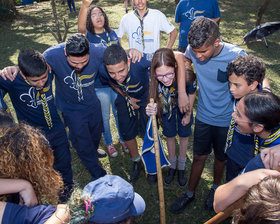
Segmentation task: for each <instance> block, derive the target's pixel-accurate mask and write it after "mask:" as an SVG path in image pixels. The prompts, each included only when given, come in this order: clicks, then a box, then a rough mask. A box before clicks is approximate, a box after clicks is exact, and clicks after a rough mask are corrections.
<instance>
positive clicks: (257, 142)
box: [254, 126, 280, 156]
mask: <svg viewBox="0 0 280 224" xmlns="http://www.w3.org/2000/svg"><path fill="white" fill-rule="evenodd" d="M278 138H280V127H279V126H278V127H277V129H276V131H274V132H272V133H271V134H270V135H269V136H268V137H267V139H265V140H264V141H263V143H262V144H261V145H260V138H259V137H257V136H256V135H255V136H254V142H255V151H254V156H256V155H258V154H259V153H260V152H261V150H262V149H265V148H269V147H271V146H270V144H271V143H273V142H274V141H276V140H277V139H278Z"/></svg>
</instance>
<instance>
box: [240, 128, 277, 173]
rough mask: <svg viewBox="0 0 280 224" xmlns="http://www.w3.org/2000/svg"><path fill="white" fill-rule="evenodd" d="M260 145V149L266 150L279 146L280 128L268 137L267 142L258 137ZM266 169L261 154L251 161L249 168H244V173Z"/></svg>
mask: <svg viewBox="0 0 280 224" xmlns="http://www.w3.org/2000/svg"><path fill="white" fill-rule="evenodd" d="M257 138H258V140H259V143H260V148H261V149H265V148H271V147H273V146H276V145H279V144H280V126H279V127H277V129H276V131H274V132H273V133H272V134H271V135H270V137H268V138H267V139H266V140H262V139H261V138H260V137H257ZM261 168H265V167H264V165H263V162H262V159H261V154H260V153H259V154H258V155H257V156H256V157H254V158H253V159H251V160H250V161H249V162H248V164H247V166H246V167H245V168H244V171H243V172H244V173H245V172H249V171H253V170H257V169H261Z"/></svg>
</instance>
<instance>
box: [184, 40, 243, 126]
mask: <svg viewBox="0 0 280 224" xmlns="http://www.w3.org/2000/svg"><path fill="white" fill-rule="evenodd" d="M223 44H224V46H223V49H222V50H221V52H220V53H219V54H218V55H217V56H215V57H212V58H210V59H209V60H207V61H199V60H198V59H197V58H196V56H195V54H194V52H193V51H192V49H191V47H190V45H189V46H188V47H187V50H186V53H185V56H186V57H187V58H189V59H190V60H191V61H192V63H193V65H194V68H195V71H196V75H197V82H198V86H199V96H198V102H197V113H196V118H197V119H198V120H199V121H202V122H204V123H206V124H209V125H214V126H218V127H228V126H229V124H230V120H231V114H232V112H233V109H232V108H233V101H232V95H231V93H230V91H229V84H228V75H227V70H226V68H227V65H228V64H229V63H230V62H231V61H232V60H234V59H235V58H236V57H237V55H239V54H241V55H246V53H245V51H244V50H242V49H241V48H239V47H237V46H235V45H232V44H229V43H223Z"/></svg>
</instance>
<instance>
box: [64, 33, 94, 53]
mask: <svg viewBox="0 0 280 224" xmlns="http://www.w3.org/2000/svg"><path fill="white" fill-rule="evenodd" d="M65 52H66V55H67V56H74V57H82V56H85V55H87V54H88V53H89V42H88V39H87V38H86V36H85V35H84V34H82V33H75V34H73V35H72V36H70V37H68V39H67V40H66V44H65Z"/></svg>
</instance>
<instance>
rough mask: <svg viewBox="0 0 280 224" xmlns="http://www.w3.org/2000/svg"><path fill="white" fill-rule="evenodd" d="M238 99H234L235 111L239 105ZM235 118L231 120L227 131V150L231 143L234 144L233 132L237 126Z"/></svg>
mask: <svg viewBox="0 0 280 224" xmlns="http://www.w3.org/2000/svg"><path fill="white" fill-rule="evenodd" d="M237 103H238V101H237V100H236V99H234V103H233V110H234V111H235V107H236V105H237ZM235 125H236V123H235V119H234V118H231V121H230V127H229V129H228V133H227V141H226V146H225V152H226V151H227V150H228V148H230V146H231V144H232V137H233V132H234V128H235Z"/></svg>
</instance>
